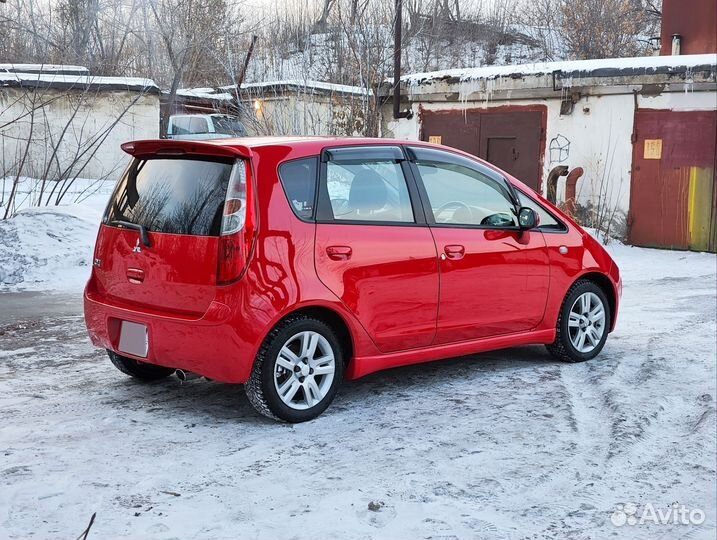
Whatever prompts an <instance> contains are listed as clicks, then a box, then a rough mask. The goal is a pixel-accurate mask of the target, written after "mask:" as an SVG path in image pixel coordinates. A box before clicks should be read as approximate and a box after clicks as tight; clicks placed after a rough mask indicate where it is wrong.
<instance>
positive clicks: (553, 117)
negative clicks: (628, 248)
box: [381, 91, 717, 220]
mask: <svg viewBox="0 0 717 540" xmlns="http://www.w3.org/2000/svg"><path fill="white" fill-rule="evenodd" d="M635 99H637V106H638V107H639V108H648V109H673V110H714V109H715V107H717V93H716V92H714V91H710V92H670V93H662V94H660V95H657V96H644V95H640V94H637V97H635V95H633V94H608V95H598V96H594V95H588V96H584V97H581V98H580V99H579V100H578V101H577V103H575V107H574V109H573V112H572V114H569V115H563V116H561V115H560V99H555V98H544V99H520V100H514V99H513V100H492V99H488V100H476V101H472V100H470V99H466V100H457V101H452V102H446V101H425V102H420V103H417V102H414V103H412V104H411V110H412V111H413V118H411V119H400V120H393V117H392V111H391V105H390V104H387V105H386V106H384V108H383V109H382V124H381V130H382V131H381V135H382V136H383V137H395V138H398V139H406V140H419V138H420V136H421V111H422V110H431V111H446V110H455V111H461V110H465V109H474V108H478V109H480V108H488V109H490V108H492V107H499V106H504V105H511V106H513V107H515V106H521V105H543V106H545V107H546V108H547V111H548V118H547V126H546V136H545V139H546V140H545V154H544V156H543V174H542V186H543V187H542V191H543V193H545V181H546V179H547V176H548V173H549V172H550V170H551V169H552V168H553V167H555V166H557V165H567V166H568V167H569V168H570V169H572V168H574V167H578V166H580V167H583V168H584V169H585V175H584V176H583V178H582V179H581V180H580V181H579V183H578V189H577V202H578V203H579V204H582V205H585V204H586V203H588V202H592V203H593V204H597V201H598V199H599V198H601V197H602V200H603V201H604V202H603V204H604V203H605V202H606V203H607V204H608V205H609V206H610V207H611V208H612V207H617V209H618V211H619V213H620V214H621V215H622V219H623V220H624V218H625V217H626V216H627V213H628V211H629V209H630V176H631V169H632V133H633V124H634V111H635V105H636V102H635ZM551 142H554V146H555V143H559V144H560V145H561V146H565V145H566V144H569V146H568V147H567V155H566V153H563V155H562V156H561V155H560V153H559V152H557V151H555V150H553V151H551ZM601 194H602V195H601ZM564 197H565V177H562V178H561V179H560V181H559V183H558V197H557V199H558V202H561V201H564Z"/></svg>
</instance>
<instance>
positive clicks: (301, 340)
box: [274, 330, 336, 410]
mask: <svg viewBox="0 0 717 540" xmlns="http://www.w3.org/2000/svg"><path fill="white" fill-rule="evenodd" d="M335 371H336V360H335V358H334V351H333V350H332V348H331V345H329V342H328V340H327V339H326V338H325V337H324V336H322V335H321V334H319V333H318V332H314V331H310V330H309V331H305V332H299V333H298V334H295V335H294V336H292V337H290V338H289V339H288V340H287V341H286V342H285V343H284V345H283V346H282V347H281V349H280V351H279V355H278V357H277V359H276V363H275V367H274V386H275V387H276V391H277V393H278V395H279V397H280V398H281V401H283V402H284V404H286V405H287V406H289V407H291V408H292V409H296V410H305V409H309V408H311V407H314V406H315V405H317V404H318V403H320V402H321V401H322V400H323V399H324V398H325V397H326V394H327V393H328V392H329V390H330V389H331V383H332V382H333V380H334V373H335Z"/></svg>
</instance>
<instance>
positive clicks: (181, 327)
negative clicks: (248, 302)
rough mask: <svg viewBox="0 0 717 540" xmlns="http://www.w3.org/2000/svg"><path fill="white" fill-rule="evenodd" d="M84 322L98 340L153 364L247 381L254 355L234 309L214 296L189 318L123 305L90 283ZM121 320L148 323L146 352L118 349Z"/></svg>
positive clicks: (208, 376)
mask: <svg viewBox="0 0 717 540" xmlns="http://www.w3.org/2000/svg"><path fill="white" fill-rule="evenodd" d="M84 307H85V323H86V325H87V331H88V333H89V336H90V340H91V341H92V343H93V345H95V346H97V347H102V348H104V349H109V350H112V351H115V352H117V353H118V354H122V355H124V356H127V357H130V358H134V359H136V360H141V361H142V362H147V363H150V364H156V365H160V366H166V367H171V368H175V369H182V370H185V371H190V372H192V373H197V374H199V375H203V376H205V377H207V378H210V379H214V380H217V381H221V382H228V383H244V382H246V380H247V379H248V378H249V375H250V373H251V368H252V363H253V355H252V354H251V351H250V350H249V347H247V346H246V344H245V343H244V342H243V341H242V339H241V338H240V336H239V335H238V333H237V332H236V330H235V326H234V324H232V310H231V309H230V308H229V307H228V306H227V305H226V304H224V303H222V302H220V301H216V300H215V301H212V303H211V304H210V305H209V307H208V308H207V310H206V312H205V313H204V314H203V315H202V316H201V317H200V318H196V317H187V316H182V315H177V314H170V313H166V312H161V311H155V310H147V309H142V308H137V307H134V306H128V305H124V304H122V303H120V302H117V301H111V300H110V299H107V298H106V297H104V296H103V295H101V294H100V293H98V292H97V291H95V290H93V288H92V287H91V286H88V287H87V288H86V289H85V294H84ZM121 321H130V322H134V323H139V324H143V325H145V326H146V327H147V334H148V336H147V337H148V352H147V356H146V357H140V356H134V355H132V354H128V353H126V352H122V351H120V350H119V349H118V347H119V341H120V325H121Z"/></svg>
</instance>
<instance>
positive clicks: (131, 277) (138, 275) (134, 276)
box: [127, 268, 144, 285]
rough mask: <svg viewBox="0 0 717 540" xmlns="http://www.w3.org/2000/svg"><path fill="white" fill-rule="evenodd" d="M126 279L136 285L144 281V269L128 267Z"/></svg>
mask: <svg viewBox="0 0 717 540" xmlns="http://www.w3.org/2000/svg"><path fill="white" fill-rule="evenodd" d="M127 281H129V282H130V283H134V284H135V285H138V284H140V283H142V282H143V281H144V270H140V269H139V268H128V269H127Z"/></svg>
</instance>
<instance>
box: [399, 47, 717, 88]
mask: <svg viewBox="0 0 717 540" xmlns="http://www.w3.org/2000/svg"><path fill="white" fill-rule="evenodd" d="M698 66H717V54H690V55H681V56H641V57H636V58H601V59H597V60H568V61H562V62H536V63H533V64H519V65H508V66H483V67H473V68H463V69H446V70H442V71H432V72H428V73H414V74H411V75H404V76H403V77H401V82H402V83H405V84H408V85H420V84H424V83H431V82H434V81H439V80H448V81H450V82H453V81H455V82H459V81H469V80H477V79H497V78H504V77H512V78H520V77H524V76H530V75H546V74H551V73H554V72H556V71H558V72H561V73H562V75H563V76H566V75H567V76H569V75H577V74H582V75H591V76H594V77H600V76H614V75H635V74H645V73H674V72H682V71H686V70H689V69H690V68H695V67H698ZM386 82H390V83H392V82H393V81H392V80H388V79H387V80H386Z"/></svg>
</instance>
